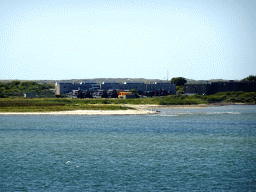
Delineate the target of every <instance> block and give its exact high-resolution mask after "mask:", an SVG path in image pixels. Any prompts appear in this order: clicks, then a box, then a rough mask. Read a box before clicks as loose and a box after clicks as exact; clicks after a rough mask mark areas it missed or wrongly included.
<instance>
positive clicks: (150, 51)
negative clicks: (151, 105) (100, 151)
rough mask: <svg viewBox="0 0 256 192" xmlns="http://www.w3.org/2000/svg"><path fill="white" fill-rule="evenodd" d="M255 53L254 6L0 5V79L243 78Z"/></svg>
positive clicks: (251, 70) (16, 0) (13, 0)
mask: <svg viewBox="0 0 256 192" xmlns="http://www.w3.org/2000/svg"><path fill="white" fill-rule="evenodd" d="M255 48H256V1H255V0H243V1H241V0H227V1H223V0H211V1H206V0H194V1H193V2H192V1H190V0H179V1H172V0H169V1H164V0H160V1H81V0H80V1H79V0H73V1H65V0H62V1H60V0H52V1H50V0H33V1H32V0H0V79H29V80H40V79H49V80H50V79H51V80H53V79H54V80H61V79H90V78H152V79H166V76H167V71H169V79H171V78H172V77H179V76H182V77H185V78H189V79H196V80H203V79H204V80H209V79H242V78H244V77H246V76H249V75H256V62H255V61H256V49H255Z"/></svg>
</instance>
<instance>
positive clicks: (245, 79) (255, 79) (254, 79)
mask: <svg viewBox="0 0 256 192" xmlns="http://www.w3.org/2000/svg"><path fill="white" fill-rule="evenodd" d="M242 81H256V75H254V76H253V75H249V76H248V77H246V78H244V79H242Z"/></svg>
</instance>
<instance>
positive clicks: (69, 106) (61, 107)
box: [0, 98, 133, 112]
mask: <svg viewBox="0 0 256 192" xmlns="http://www.w3.org/2000/svg"><path fill="white" fill-rule="evenodd" d="M84 101H86V100H76V99H57V98H56V99H55V98H52V99H51V98H49V99H42V98H40V99H39V98H34V99H23V98H22V99H21V98H18V99H6V98H5V99H0V112H46V111H69V110H127V109H133V108H130V107H124V106H120V105H104V104H102V103H104V100H101V101H100V102H99V101H96V102H84ZM93 104H95V105H93Z"/></svg>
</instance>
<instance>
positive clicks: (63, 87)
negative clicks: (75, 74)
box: [55, 81, 176, 95]
mask: <svg viewBox="0 0 256 192" xmlns="http://www.w3.org/2000/svg"><path fill="white" fill-rule="evenodd" d="M97 89H100V90H131V89H135V90H136V91H138V92H145V91H159V90H165V91H166V92H168V93H169V94H176V85H175V84H171V83H170V82H155V83H152V84H145V83H143V82H124V83H123V84H120V83H118V82H116V81H104V82H102V84H98V83H96V82H95V81H82V82H81V83H79V84H75V83H68V82H56V84H55V95H62V94H67V93H69V92H72V91H73V90H97Z"/></svg>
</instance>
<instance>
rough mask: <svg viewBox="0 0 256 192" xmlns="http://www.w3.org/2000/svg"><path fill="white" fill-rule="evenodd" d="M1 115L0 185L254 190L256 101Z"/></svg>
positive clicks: (28, 188) (12, 188)
mask: <svg viewBox="0 0 256 192" xmlns="http://www.w3.org/2000/svg"><path fill="white" fill-rule="evenodd" d="M160 111H161V112H160V113H159V114H157V115H127V116H123V115H115V116H85V115H83V116H78V115H77V116H76V115H1V116H0V191H255V190H256V151H255V149H256V106H255V105H250V106H237V105H233V106H232V105H231V106H221V107H209V108H198V109H162V110H161V109H160Z"/></svg>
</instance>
